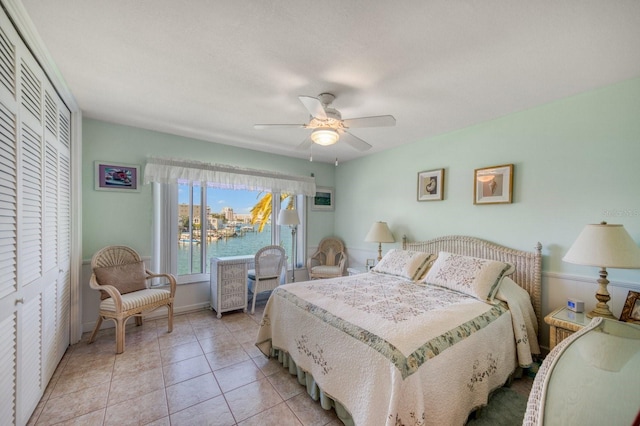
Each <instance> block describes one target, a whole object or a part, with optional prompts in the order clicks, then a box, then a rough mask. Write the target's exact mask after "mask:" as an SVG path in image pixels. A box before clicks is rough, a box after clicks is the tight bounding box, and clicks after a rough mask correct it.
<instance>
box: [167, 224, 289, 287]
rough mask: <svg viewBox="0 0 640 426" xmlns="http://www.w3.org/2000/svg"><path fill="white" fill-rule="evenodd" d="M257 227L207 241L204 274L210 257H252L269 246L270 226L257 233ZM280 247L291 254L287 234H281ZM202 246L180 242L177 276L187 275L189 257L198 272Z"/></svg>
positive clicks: (195, 243) (207, 270)
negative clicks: (231, 235) (234, 235)
mask: <svg viewBox="0 0 640 426" xmlns="http://www.w3.org/2000/svg"><path fill="white" fill-rule="evenodd" d="M257 228H258V226H257V225H256V226H255V229H256V230H255V231H254V232H243V233H241V234H239V235H238V236H236V237H228V238H219V239H217V240H213V241H208V242H207V244H206V250H207V252H206V255H207V263H206V273H209V268H210V265H211V262H210V260H209V259H211V258H212V257H225V256H241V255H254V254H256V252H257V251H258V250H259V249H260V248H261V247H264V246H268V245H270V244H271V225H266V226H265V227H264V229H263V230H262V232H258V231H257ZM282 235H283V238H282V244H281V245H282V247H284V249H285V251H286V253H287V256H290V253H291V238H286V235H290V234H287V233H283V234H282ZM201 250H202V246H201V244H200V243H199V242H198V243H197V242H186V243H184V242H181V243H178V275H184V274H188V273H189V271H190V270H191V268H189V257H190V253H192V255H191V258H192V259H193V269H192V270H193V271H198V270H200V258H201Z"/></svg>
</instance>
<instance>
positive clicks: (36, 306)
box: [19, 294, 42, 423]
mask: <svg viewBox="0 0 640 426" xmlns="http://www.w3.org/2000/svg"><path fill="white" fill-rule="evenodd" d="M41 312H42V295H41V294H39V295H38V296H37V297H35V298H33V299H32V300H31V301H29V302H28V303H25V304H24V306H23V309H22V318H21V320H22V321H24V323H25V324H29V327H21V329H20V345H21V347H20V363H21V364H22V365H25V366H29V368H21V369H20V372H21V373H22V376H21V377H20V386H19V388H20V391H19V392H20V397H21V403H20V404H19V407H20V408H21V409H20V411H19V412H20V414H19V417H20V419H19V420H20V423H26V422H27V420H29V417H31V413H32V412H33V409H34V408H35V407H36V405H37V404H38V401H39V400H40V396H41V395H42V392H41V388H42V381H41V376H40V374H41V368H42V345H41V341H42V334H41V333H42V322H41V319H40V315H41Z"/></svg>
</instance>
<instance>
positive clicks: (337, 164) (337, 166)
mask: <svg viewBox="0 0 640 426" xmlns="http://www.w3.org/2000/svg"><path fill="white" fill-rule="evenodd" d="M336 167H338V157H336Z"/></svg>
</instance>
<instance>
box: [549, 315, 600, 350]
mask: <svg viewBox="0 0 640 426" xmlns="http://www.w3.org/2000/svg"><path fill="white" fill-rule="evenodd" d="M544 322H546V323H547V324H549V350H552V349H553V348H555V347H556V345H557V344H558V343H560V342H562V341H563V340H564V339H566V338H567V337H569V336H571V335H572V334H573V333H575V332H576V331H578V330H580V329H581V328H582V327H584V326H586V325H587V324H589V323H590V322H591V318H587V316H586V315H585V314H584V313H583V312H580V313H578V312H573V311H572V310H569V309H567V308H566V307H562V308H558V309H556V310H555V311H553V312H551V313H550V314H549V315H547V316H546V317H544Z"/></svg>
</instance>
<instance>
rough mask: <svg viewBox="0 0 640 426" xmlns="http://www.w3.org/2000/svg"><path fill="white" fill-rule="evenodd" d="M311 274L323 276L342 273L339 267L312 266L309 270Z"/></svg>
mask: <svg viewBox="0 0 640 426" xmlns="http://www.w3.org/2000/svg"><path fill="white" fill-rule="evenodd" d="M311 273H313V274H323V275H329V274H331V275H342V271H341V269H340V267H339V266H326V265H320V266H314V267H313V268H311Z"/></svg>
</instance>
